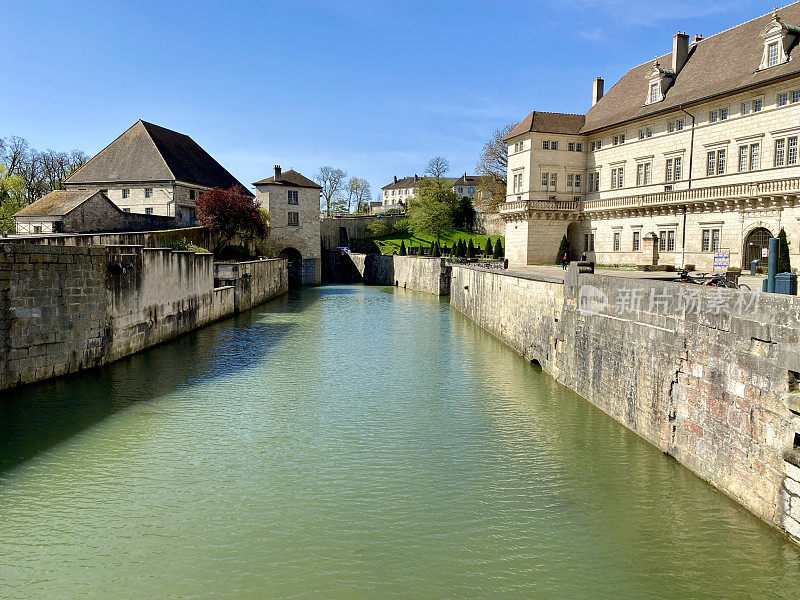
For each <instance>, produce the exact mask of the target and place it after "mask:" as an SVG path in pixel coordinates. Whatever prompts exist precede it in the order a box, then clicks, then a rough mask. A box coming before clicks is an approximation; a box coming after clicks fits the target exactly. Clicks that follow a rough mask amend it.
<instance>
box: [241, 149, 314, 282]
mask: <svg viewBox="0 0 800 600" xmlns="http://www.w3.org/2000/svg"><path fill="white" fill-rule="evenodd" d="M253 185H254V186H255V187H256V202H257V203H258V205H259V206H262V207H264V208H267V209H269V211H270V213H271V217H272V218H271V223H270V233H269V241H270V243H271V244H272V245H273V246H275V249H276V250H277V251H278V252H280V256H282V257H283V258H287V259H289V277H290V278H291V280H292V283H294V284H299V283H303V284H319V283H320V282H321V281H322V259H321V255H322V251H321V248H320V227H319V202H320V198H319V196H320V191H321V190H322V188H321V187H320V186H319V185H318V184H317V183H316V182H314V181H312V180H311V179H309V178H308V177H305V176H303V175H301V174H300V173H298V172H297V171H294V170H289V171H286V172H285V173H284V172H282V171H281V168H280V166H277V165H276V166H275V171H274V174H273V176H272V177H269V178H267V179H262V180H261V181H256V182H255V183H254V184H253Z"/></svg>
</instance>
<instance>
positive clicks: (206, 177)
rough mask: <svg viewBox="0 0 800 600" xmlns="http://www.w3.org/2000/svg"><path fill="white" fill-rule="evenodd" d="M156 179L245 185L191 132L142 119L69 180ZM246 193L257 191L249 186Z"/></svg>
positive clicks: (72, 182)
mask: <svg viewBox="0 0 800 600" xmlns="http://www.w3.org/2000/svg"><path fill="white" fill-rule="evenodd" d="M156 181H164V182H174V181H182V182H185V183H193V184H196V185H200V186H203V187H220V188H223V189H228V188H231V187H233V186H234V185H242V184H241V183H240V182H239V180H237V179H236V178H235V177H234V176H233V175H231V174H230V173H229V172H228V171H227V170H226V169H225V167H223V166H222V165H220V164H219V163H218V162H217V161H216V160H214V158H212V157H211V155H210V154H209V153H208V152H206V151H205V150H203V149H202V148H201V147H200V145H199V144H198V143H197V142H195V141H194V140H193V139H192V138H190V137H189V136H188V135H184V134H182V133H178V132H177V131H172V130H171V129H166V128H165V127H160V126H158V125H154V124H153V123H148V122H146V121H142V120H141V119H140V120H139V121H137V122H136V123H134V125H133V126H132V127H131V128H130V129H128V130H127V131H125V132H124V133H123V134H122V135H120V136H119V137H118V138H117V139H115V140H114V141H113V142H111V143H110V144H109V145H108V146H106V147H105V148H104V149H103V150H101V151H100V152H99V153H98V154H97V155H96V156H95V157H94V158H92V159H91V160H90V161H89V162H88V163H86V164H85V165H84V166H83V167H81V168H80V169H78V170H77V171H76V172H75V173H74V174H73V175H72V176H70V177H69V178H68V179H67V180H66V182H65V183H66V184H67V185H87V184H89V185H103V184H108V183H117V182H131V183H133V182H142V183H146V182H156ZM242 187H243V188H244V186H242ZM245 193H247V194H248V195H250V196H252V195H253V194H252V192H250V191H249V190H247V188H245Z"/></svg>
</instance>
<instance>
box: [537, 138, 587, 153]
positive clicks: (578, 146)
mask: <svg viewBox="0 0 800 600" xmlns="http://www.w3.org/2000/svg"><path fill="white" fill-rule="evenodd" d="M542 150H558V141H557V140H542ZM567 152H583V142H567Z"/></svg>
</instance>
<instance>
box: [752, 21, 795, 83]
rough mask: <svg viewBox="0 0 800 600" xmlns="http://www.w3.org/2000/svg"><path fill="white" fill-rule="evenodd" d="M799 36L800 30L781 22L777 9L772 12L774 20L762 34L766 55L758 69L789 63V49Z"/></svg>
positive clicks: (763, 56)
mask: <svg viewBox="0 0 800 600" xmlns="http://www.w3.org/2000/svg"><path fill="white" fill-rule="evenodd" d="M798 35H800V28H798V27H795V26H794V25H787V24H786V23H784V22H783V21H781V18H780V17H779V16H778V11H777V9H776V10H774V11H772V20H771V21H770V22H769V24H768V25H767V26H766V27H765V28H764V30H763V31H762V32H761V38H762V39H763V40H764V53H763V55H762V56H761V64H760V65H759V67H758V69H759V70H762V69H769V68H771V67H776V66H778V65H781V64H783V63H785V62H788V61H789V53H788V49H789V48H791V47H792V45H793V44H794V42H795V40H796V39H797V37H798Z"/></svg>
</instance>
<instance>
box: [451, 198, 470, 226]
mask: <svg viewBox="0 0 800 600" xmlns="http://www.w3.org/2000/svg"><path fill="white" fill-rule="evenodd" d="M453 196H454V201H453V224H454V225H455V227H457V228H459V229H466V230H467V231H472V228H473V226H474V225H475V208H474V207H473V206H472V200H470V199H469V196H464V197H463V198H458V197H457V196H456V194H455V193H453Z"/></svg>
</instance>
